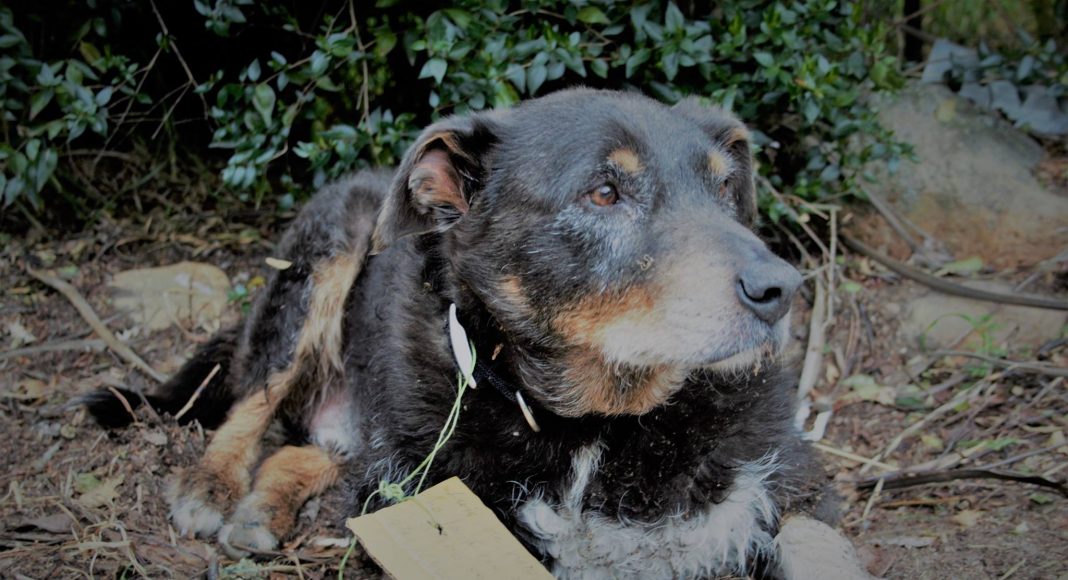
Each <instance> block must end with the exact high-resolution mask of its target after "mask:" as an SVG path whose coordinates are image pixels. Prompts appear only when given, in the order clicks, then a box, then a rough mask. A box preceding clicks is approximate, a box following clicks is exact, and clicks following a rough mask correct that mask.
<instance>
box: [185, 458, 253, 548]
mask: <svg viewBox="0 0 1068 580" xmlns="http://www.w3.org/2000/svg"><path fill="white" fill-rule="evenodd" d="M194 469H195V468H194ZM235 487H236V486H233V485H225V484H223V483H222V482H221V480H219V479H218V478H216V477H214V476H211V475H209V474H207V473H205V472H202V471H193V470H192V469H190V470H186V471H184V472H180V473H179V474H178V475H177V476H176V477H175V478H174V479H173V480H171V483H170V485H169V486H168V487H167V503H168V504H170V506H171V511H170V515H171V521H172V522H174V525H175V526H176V527H177V528H178V530H179V533H180V534H181V535H183V536H184V535H186V534H188V533H190V532H192V533H193V534H195V535H197V536H210V535H212V534H214V533H215V532H217V531H218V530H219V528H221V527H222V525H223V517H224V515H225V514H226V513H227V512H228V511H229V508H230V506H231V505H232V502H233V501H235V500H236V499H237V498H239V497H240V495H243V494H242V493H241V490H240V489H235Z"/></svg>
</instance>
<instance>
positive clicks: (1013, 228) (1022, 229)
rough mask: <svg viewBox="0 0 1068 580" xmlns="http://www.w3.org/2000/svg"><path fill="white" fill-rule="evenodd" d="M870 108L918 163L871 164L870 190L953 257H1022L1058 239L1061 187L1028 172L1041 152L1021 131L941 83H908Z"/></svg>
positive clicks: (1048, 252)
mask: <svg viewBox="0 0 1068 580" xmlns="http://www.w3.org/2000/svg"><path fill="white" fill-rule="evenodd" d="M878 107H879V108H880V109H881V110H880V112H879V118H880V120H881V121H882V122H883V123H884V124H885V125H886V127H887V128H889V129H891V130H893V131H894V133H895V135H896V136H897V137H898V138H899V139H901V140H903V141H906V142H908V143H911V144H913V146H914V147H915V151H916V156H917V158H918V162H917V163H908V162H906V163H902V164H901V166H900V167H899V169H898V170H897V172H896V173H893V174H887V173H886V172H881V175H880V176H879V177H880V183H878V184H875V185H873V186H871V187H872V189H873V190H874V191H875V192H876V193H879V194H881V195H882V197H883V198H885V199H887V200H888V201H889V202H890V203H891V204H892V205H893V207H894V208H895V209H896V210H897V211H899V212H901V213H902V214H903V215H904V216H905V217H906V218H907V219H908V220H910V221H911V222H912V223H914V224H916V225H917V226H919V227H920V228H921V229H922V230H924V231H925V232H926V233H927V234H929V235H931V236H933V237H934V238H936V239H938V240H940V241H942V242H943V243H944V244H945V245H946V247H947V248H948V249H949V250H950V251H951V252H952V253H953V254H954V257H955V258H956V259H965V258H969V257H972V256H978V257H979V258H981V259H982V260H983V262H984V263H985V264H987V265H989V266H993V267H995V268H999V269H1001V268H1011V267H1019V266H1030V265H1034V264H1037V263H1038V262H1040V261H1042V260H1044V259H1047V258H1051V257H1053V256H1055V255H1057V253H1058V252H1060V251H1061V250H1062V249H1064V248H1065V246H1066V245H1068V196H1066V195H1064V194H1063V193H1062V194H1058V192H1056V191H1051V190H1049V189H1047V188H1046V187H1045V186H1043V185H1042V183H1040V182H1039V181H1038V179H1036V178H1035V176H1034V175H1033V173H1032V169H1033V168H1034V167H1035V165H1037V164H1038V162H1040V161H1041V160H1042V159H1043V158H1044V157H1045V151H1044V150H1043V148H1042V147H1041V146H1040V145H1039V144H1038V143H1036V142H1035V141H1034V140H1032V139H1031V138H1030V137H1029V136H1028V135H1027V134H1025V133H1023V132H1021V131H1019V130H1017V129H1015V128H1013V127H1012V125H1011V124H1010V123H1008V122H1007V121H1005V120H1003V119H1000V118H997V117H995V116H993V115H991V114H989V113H985V112H983V111H982V110H980V109H978V108H977V107H976V106H974V105H973V104H971V103H970V102H968V101H967V100H965V99H963V98H961V97H959V96H957V95H955V94H953V92H952V91H950V90H949V89H947V88H946V87H944V86H941V85H913V86H912V87H909V88H908V89H906V90H904V91H902V92H901V93H900V94H898V95H897V96H894V97H886V98H884V99H883V100H882V102H880V103H879V104H878ZM947 111H952V114H947Z"/></svg>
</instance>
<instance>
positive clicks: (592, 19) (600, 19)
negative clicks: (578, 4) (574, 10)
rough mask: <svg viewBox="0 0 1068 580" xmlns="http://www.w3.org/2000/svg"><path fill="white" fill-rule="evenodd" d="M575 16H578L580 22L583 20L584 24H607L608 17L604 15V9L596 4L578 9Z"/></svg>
mask: <svg viewBox="0 0 1068 580" xmlns="http://www.w3.org/2000/svg"><path fill="white" fill-rule="evenodd" d="M576 18H578V19H579V21H580V22H585V23H586V24H609V20H608V17H607V16H605V13H604V11H602V10H601V9H600V8H597V7H596V6H587V7H585V8H583V9H582V10H579V11H578V16H576Z"/></svg>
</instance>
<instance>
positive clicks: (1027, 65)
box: [952, 31, 1068, 98]
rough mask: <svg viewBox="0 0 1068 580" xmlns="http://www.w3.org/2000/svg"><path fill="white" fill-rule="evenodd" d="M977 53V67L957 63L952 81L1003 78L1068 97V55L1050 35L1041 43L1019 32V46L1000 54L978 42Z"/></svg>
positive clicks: (985, 80) (989, 80) (1054, 95)
mask: <svg viewBox="0 0 1068 580" xmlns="http://www.w3.org/2000/svg"><path fill="white" fill-rule="evenodd" d="M978 52H979V64H978V67H977V70H968V69H965V68H964V67H962V66H960V65H959V64H958V65H956V66H955V67H954V70H953V71H952V73H953V77H954V80H956V81H957V82H964V80H965V78H966V77H968V76H970V75H973V74H974V75H975V76H977V77H978V78H977V80H978V82H980V83H982V84H987V83H991V82H994V81H999V80H1005V81H1009V82H1010V83H1012V84H1013V85H1016V86H1017V87H1027V86H1034V85H1038V86H1043V87H1048V88H1049V89H1051V96H1053V97H1055V98H1061V97H1065V96H1068V56H1066V55H1065V52H1064V49H1063V48H1061V47H1059V46H1057V41H1056V40H1054V39H1052V38H1050V39H1047V40H1046V41H1045V42H1040V41H1039V40H1037V39H1035V38H1033V37H1031V36H1030V35H1028V34H1027V33H1025V32H1023V31H1020V32H1019V45H1018V46H1016V47H1009V48H1006V49H1005V50H1004V52H1003V53H999V52H997V51H995V50H994V49H992V48H991V47H990V46H989V45H987V43H985V42H981V43H979V49H978Z"/></svg>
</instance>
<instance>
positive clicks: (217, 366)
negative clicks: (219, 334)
mask: <svg viewBox="0 0 1068 580" xmlns="http://www.w3.org/2000/svg"><path fill="white" fill-rule="evenodd" d="M221 368H222V365H221V364H218V363H216V364H215V366H214V367H213V368H212V369H211V372H210V373H208V376H206V377H204V380H203V381H200V386H199V387H197V390H195V391H193V394H192V396H190V397H189V400H188V401H186V403H185V405H183V406H182V408H181V409H179V410H178V413H176V414H175V415H174V420H175V421H178V420H180V419H181V418H182V416H183V415H185V414H186V413H188V412H189V409H192V408H193V404H194V403H196V402H197V399H198V398H199V397H200V393H201V392H202V391H203V390H204V387H207V386H208V383H210V382H211V379H213V378H215V375H217V374H219V369H221Z"/></svg>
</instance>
